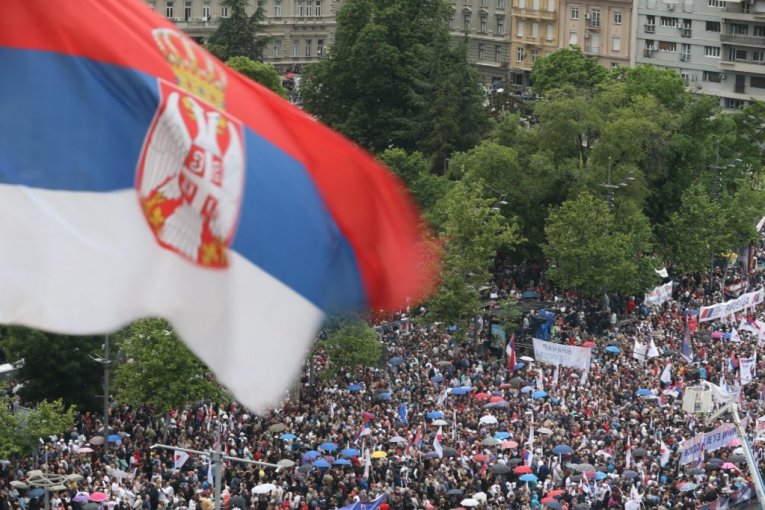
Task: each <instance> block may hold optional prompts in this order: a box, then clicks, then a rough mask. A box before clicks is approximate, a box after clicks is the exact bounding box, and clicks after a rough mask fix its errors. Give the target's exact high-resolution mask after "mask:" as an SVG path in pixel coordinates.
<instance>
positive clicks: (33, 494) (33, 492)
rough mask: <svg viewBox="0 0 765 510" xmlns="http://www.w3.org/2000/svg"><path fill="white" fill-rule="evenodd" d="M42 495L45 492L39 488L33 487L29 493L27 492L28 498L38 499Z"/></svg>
mask: <svg viewBox="0 0 765 510" xmlns="http://www.w3.org/2000/svg"><path fill="white" fill-rule="evenodd" d="M44 495H45V490H44V489H41V488H40V487H35V488H34V489H32V490H31V491H29V497H30V498H40V497H42V496H44Z"/></svg>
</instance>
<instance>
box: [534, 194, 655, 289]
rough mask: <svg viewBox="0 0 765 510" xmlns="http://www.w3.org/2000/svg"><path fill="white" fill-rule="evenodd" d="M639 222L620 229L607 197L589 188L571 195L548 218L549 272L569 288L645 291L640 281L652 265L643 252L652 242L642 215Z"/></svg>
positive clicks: (547, 248) (547, 246) (546, 245)
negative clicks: (594, 192) (570, 198)
mask: <svg viewBox="0 0 765 510" xmlns="http://www.w3.org/2000/svg"><path fill="white" fill-rule="evenodd" d="M634 223H635V224H634V225H630V226H629V227H628V228H619V225H618V223H617V219H616V217H615V215H614V213H613V212H612V211H611V210H610V209H609V207H608V204H607V203H606V201H605V200H602V199H600V198H597V197H595V196H593V195H592V194H590V193H589V192H583V193H581V194H580V195H579V196H578V197H577V198H576V199H572V200H567V201H566V202H564V203H563V204H562V205H561V206H560V207H559V208H557V209H554V210H553V211H551V212H550V215H549V217H548V220H547V226H546V228H545V233H546V234H547V243H546V244H545V245H544V253H545V255H546V256H547V258H548V259H549V263H550V270H549V271H548V273H547V274H548V276H549V277H550V278H551V279H552V280H553V281H555V282H556V283H558V284H559V285H560V286H562V287H563V288H566V289H575V290H577V291H579V292H581V293H583V294H588V295H597V294H599V293H600V292H603V291H604V290H609V291H628V292H630V291H631V292H635V291H638V290H642V289H640V288H637V287H638V285H637V283H639V282H642V281H643V280H644V277H643V272H644V271H645V267H646V266H648V264H642V263H641V262H642V259H643V257H642V255H643V254H646V253H649V252H650V249H651V246H650V244H648V239H646V238H645V236H643V234H644V233H645V226H646V221H645V220H644V219H642V218H639V219H636V220H635V221H634ZM641 236H642V237H641Z"/></svg>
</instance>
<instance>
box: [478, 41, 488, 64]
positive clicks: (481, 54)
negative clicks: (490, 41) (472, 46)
mask: <svg viewBox="0 0 765 510" xmlns="http://www.w3.org/2000/svg"><path fill="white" fill-rule="evenodd" d="M478 60H486V45H485V44H484V43H478Z"/></svg>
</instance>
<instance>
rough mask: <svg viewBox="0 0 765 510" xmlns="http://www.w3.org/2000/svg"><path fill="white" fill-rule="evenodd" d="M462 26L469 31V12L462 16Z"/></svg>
mask: <svg viewBox="0 0 765 510" xmlns="http://www.w3.org/2000/svg"><path fill="white" fill-rule="evenodd" d="M462 28H463V29H464V30H465V32H470V13H467V14H465V15H463V16H462Z"/></svg>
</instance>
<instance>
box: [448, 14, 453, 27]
mask: <svg viewBox="0 0 765 510" xmlns="http://www.w3.org/2000/svg"><path fill="white" fill-rule="evenodd" d="M449 28H450V29H452V30H454V13H452V17H451V18H449Z"/></svg>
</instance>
